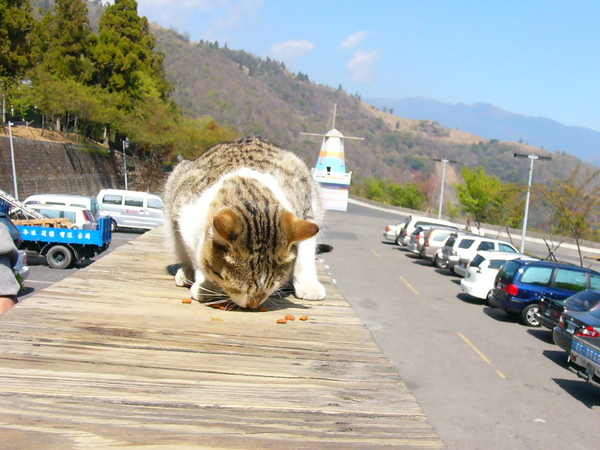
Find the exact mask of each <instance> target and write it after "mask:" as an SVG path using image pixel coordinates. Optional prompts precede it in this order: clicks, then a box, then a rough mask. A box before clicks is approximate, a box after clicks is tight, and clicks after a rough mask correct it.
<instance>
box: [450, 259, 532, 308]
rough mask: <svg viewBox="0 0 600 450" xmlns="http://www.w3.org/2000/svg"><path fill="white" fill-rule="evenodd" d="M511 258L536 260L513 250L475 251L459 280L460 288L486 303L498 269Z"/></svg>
mask: <svg viewBox="0 0 600 450" xmlns="http://www.w3.org/2000/svg"><path fill="white" fill-rule="evenodd" d="M513 259H527V260H536V259H538V258H533V257H531V256H527V255H524V254H523V253H513V252H496V251H482V252H477V254H476V255H475V257H474V258H473V260H472V261H471V264H470V265H469V267H468V268H467V270H466V274H465V276H464V278H463V279H462V280H460V287H461V289H462V290H463V292H466V293H467V294H469V295H470V296H472V297H475V298H479V299H482V300H485V302H486V304H488V303H487V297H488V295H489V294H490V293H491V291H492V289H493V287H494V281H495V279H496V275H497V274H498V270H500V268H501V267H502V266H503V265H504V263H505V262H506V261H510V260H513Z"/></svg>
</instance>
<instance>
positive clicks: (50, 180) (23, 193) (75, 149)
mask: <svg viewBox="0 0 600 450" xmlns="http://www.w3.org/2000/svg"><path fill="white" fill-rule="evenodd" d="M13 147H14V156H15V169H16V174H17V183H18V184H17V188H18V194H19V199H20V200H23V199H25V198H26V197H28V196H29V195H33V194H41V193H58V194H77V195H90V196H95V195H96V194H97V193H98V191H99V190H100V189H102V188H122V187H123V184H124V182H123V179H122V175H121V173H120V170H119V165H118V161H117V160H116V157H115V155H114V154H113V153H112V152H111V153H109V152H108V151H107V150H104V149H100V148H95V147H86V146H80V145H71V144H61V143H55V142H45V141H36V140H31V139H23V138H13ZM119 156H120V155H119ZM0 189H2V190H3V191H5V192H8V193H11V194H13V195H14V182H13V173H12V163H11V151H10V139H9V138H8V137H0ZM130 189H131V187H130Z"/></svg>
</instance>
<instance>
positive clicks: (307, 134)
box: [300, 131, 325, 137]
mask: <svg viewBox="0 0 600 450" xmlns="http://www.w3.org/2000/svg"><path fill="white" fill-rule="evenodd" d="M300 134H303V135H305V136H319V137H325V135H324V134H318V133H303V132H302V131H301V132H300Z"/></svg>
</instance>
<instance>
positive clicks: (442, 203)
mask: <svg viewBox="0 0 600 450" xmlns="http://www.w3.org/2000/svg"><path fill="white" fill-rule="evenodd" d="M433 160H434V161H438V162H442V163H444V165H443V167H442V189H441V192H440V207H439V208H438V219H441V218H442V207H443V205H444V184H445V183H446V163H451V164H455V163H456V162H457V161H454V160H451V159H440V158H434V159H433Z"/></svg>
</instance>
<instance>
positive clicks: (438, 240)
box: [421, 226, 468, 269]
mask: <svg viewBox="0 0 600 450" xmlns="http://www.w3.org/2000/svg"><path fill="white" fill-rule="evenodd" d="M453 233H454V234H468V233H467V232H466V231H457V230H456V229H455V228H450V227H445V226H434V227H433V228H430V229H429V230H427V231H426V232H425V238H424V242H423V247H422V248H421V256H422V257H423V258H424V259H426V260H428V261H431V262H432V263H433V265H434V266H436V267H437V268H439V269H446V268H447V266H446V263H445V262H444V261H443V260H442V257H441V253H442V248H444V245H445V243H446V240H447V239H448V237H449V236H450V235H451V234H453Z"/></svg>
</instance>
